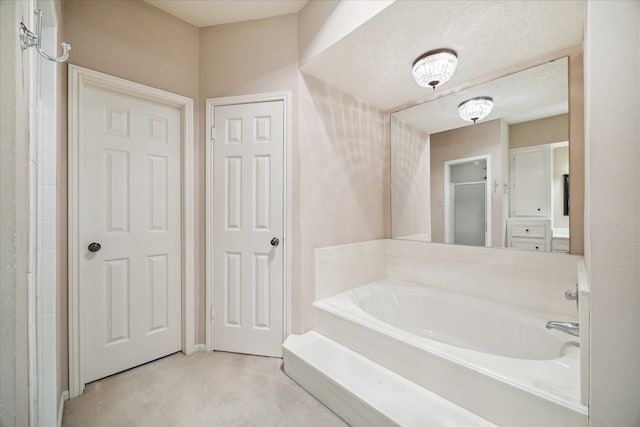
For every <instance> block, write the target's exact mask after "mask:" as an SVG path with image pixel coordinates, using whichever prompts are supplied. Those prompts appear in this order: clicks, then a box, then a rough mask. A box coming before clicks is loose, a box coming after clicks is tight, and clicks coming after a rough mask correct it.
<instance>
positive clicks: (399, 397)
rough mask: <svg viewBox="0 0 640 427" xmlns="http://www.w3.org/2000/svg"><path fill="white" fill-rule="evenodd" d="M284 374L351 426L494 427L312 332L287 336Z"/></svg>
mask: <svg viewBox="0 0 640 427" xmlns="http://www.w3.org/2000/svg"><path fill="white" fill-rule="evenodd" d="M283 350H284V351H283V354H284V371H285V373H286V374H287V375H288V376H290V377H291V378H292V379H293V380H294V381H295V382H297V383H298V384H300V385H301V386H302V387H303V388H304V389H305V390H307V391H308V392H309V393H311V394H312V395H313V396H315V397H316V398H317V399H318V400H320V401H321V402H322V403H324V404H325V405H326V406H327V407H329V408H330V409H331V410H332V411H333V412H335V413H336V414H338V415H339V416H340V417H342V418H343V419H344V420H345V421H346V422H348V423H349V424H351V425H352V426H360V425H362V426H365V425H376V426H382V425H400V426H424V427H428V426H493V425H494V424H492V423H490V422H489V421H487V420H485V419H484V418H481V417H479V416H478V415H476V414H474V413H472V412H470V411H468V410H466V409H464V408H461V407H460V406H457V405H455V404H454V403H452V402H450V401H448V400H446V399H443V398H442V397H440V396H438V395H437V394H435V393H433V392H430V391H428V390H426V389H424V388H422V387H420V386H419V385H417V384H415V383H413V382H411V381H409V380H407V379H406V378H403V377H401V376H400V375H398V374H396V373H394V372H392V371H390V370H388V369H386V368H383V367H382V366H380V365H378V364H377V363H374V362H372V361H371V360H369V359H367V358H366V357H364V356H361V355H359V354H357V353H355V352H353V351H351V350H349V349H348V348H346V347H344V346H342V345H340V344H338V343H336V342H335V341H332V340H330V339H328V338H326V337H324V336H323V335H320V334H318V333H316V332H313V331H311V332H307V333H305V334H304V335H290V336H289V338H287V340H286V341H285V343H284V344H283Z"/></svg>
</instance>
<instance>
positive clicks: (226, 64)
mask: <svg viewBox="0 0 640 427" xmlns="http://www.w3.org/2000/svg"><path fill="white" fill-rule="evenodd" d="M298 25H299V21H298V16H296V15H286V16H279V17H274V18H268V19H262V20H256V21H249V22H241V23H236V24H228V25H220V26H215V27H209V28H204V29H202V30H201V39H200V58H201V59H200V61H201V62H200V98H201V102H202V103H204V100H205V99H206V98H209V97H220V96H232V95H244V94H251V93H260V92H272V91H283V90H290V91H292V93H293V106H292V107H293V108H292V110H293V136H292V140H291V141H290V143H291V156H292V171H291V172H292V179H291V183H292V189H291V190H292V194H291V198H292V206H291V210H292V218H291V221H292V228H293V235H292V236H290V241H289V242H288V243H289V244H290V245H291V253H292V260H291V261H292V262H291V269H292V271H291V307H290V309H291V317H292V319H291V320H292V321H291V323H292V330H293V331H294V332H301V331H304V330H306V329H309V328H310V327H311V303H312V302H313V301H314V295H315V288H314V284H313V267H312V266H313V250H314V249H315V248H317V247H323V246H329V245H336V244H342V243H349V242H354V241H359V240H370V239H375V238H380V237H384V236H385V235H386V234H385V233H386V232H387V228H388V225H387V224H388V149H387V146H388V141H387V139H386V138H385V136H386V133H387V131H388V126H386V125H385V116H384V114H383V113H382V112H381V111H379V110H377V109H375V108H372V107H371V106H368V105H366V104H364V103H362V102H360V101H359V100H357V99H355V98H353V97H351V96H349V95H346V94H343V93H341V92H339V91H337V90H335V89H333V88H331V87H329V86H326V85H325V84H323V83H322V82H320V81H318V80H315V79H313V78H311V77H306V76H302V75H301V74H300V73H299V72H298V66H299V65H298V45H297V40H298V38H297V34H298ZM229 40H234V42H233V44H230V43H229V42H228V41H229ZM274 47H277V48H275V49H274ZM201 167H203V166H201ZM200 196H201V197H204V194H201V195H200ZM201 303H202V304H203V303H204V301H201ZM202 322H204V318H203V319H202Z"/></svg>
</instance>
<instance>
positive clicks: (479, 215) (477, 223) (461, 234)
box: [453, 182, 487, 246]
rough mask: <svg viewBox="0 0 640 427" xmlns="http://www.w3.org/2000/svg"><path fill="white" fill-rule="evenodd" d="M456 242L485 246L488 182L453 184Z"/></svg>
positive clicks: (454, 233)
mask: <svg viewBox="0 0 640 427" xmlns="http://www.w3.org/2000/svg"><path fill="white" fill-rule="evenodd" d="M453 188H454V190H453V209H454V221H453V227H454V232H453V235H454V243H455V244H458V245H470V246H484V245H485V231H486V212H487V209H486V199H485V197H486V182H471V183H459V184H454V185H453Z"/></svg>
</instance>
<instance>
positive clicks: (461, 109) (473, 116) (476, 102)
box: [458, 96, 493, 124]
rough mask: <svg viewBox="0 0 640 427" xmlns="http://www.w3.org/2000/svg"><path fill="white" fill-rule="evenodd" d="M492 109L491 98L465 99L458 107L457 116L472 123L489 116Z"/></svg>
mask: <svg viewBox="0 0 640 427" xmlns="http://www.w3.org/2000/svg"><path fill="white" fill-rule="evenodd" d="M492 108H493V98H491V97H490V96H478V97H476V98H471V99H467V100H466V101H464V102H463V103H461V104H460V105H458V114H460V117H462V120H466V121H468V122H473V123H474V124H475V123H476V122H477V121H478V120H482V119H484V118H485V117H487V116H488V115H489V113H490V112H491V109H492Z"/></svg>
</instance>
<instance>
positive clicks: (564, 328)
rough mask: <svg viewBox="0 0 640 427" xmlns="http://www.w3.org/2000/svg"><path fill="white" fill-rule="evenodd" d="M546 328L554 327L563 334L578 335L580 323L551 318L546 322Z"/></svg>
mask: <svg viewBox="0 0 640 427" xmlns="http://www.w3.org/2000/svg"><path fill="white" fill-rule="evenodd" d="M547 329H555V330H557V331H560V332H564V333H565V334H569V335H573V336H574V337H579V336H580V325H579V324H578V323H575V322H556V321H555V320H552V321H550V322H547Z"/></svg>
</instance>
